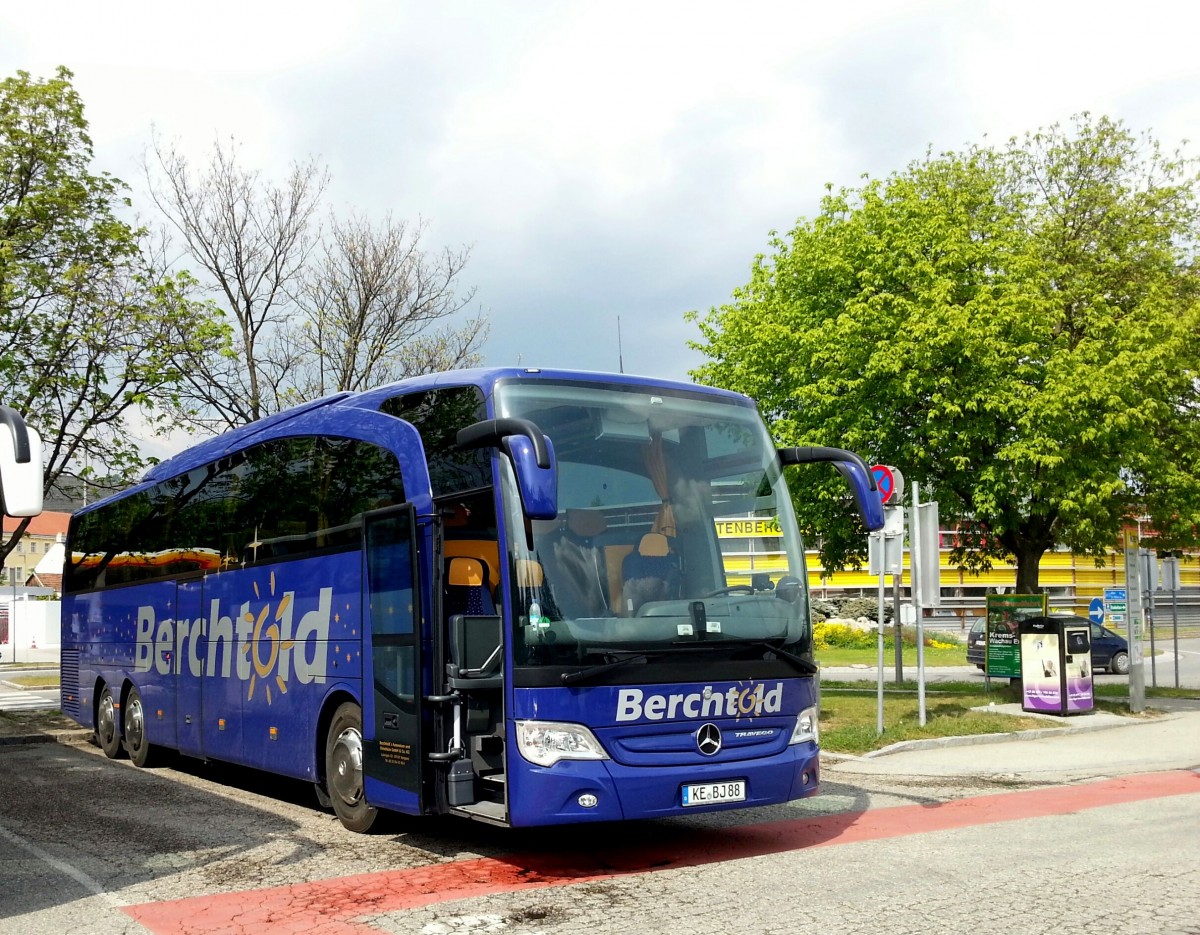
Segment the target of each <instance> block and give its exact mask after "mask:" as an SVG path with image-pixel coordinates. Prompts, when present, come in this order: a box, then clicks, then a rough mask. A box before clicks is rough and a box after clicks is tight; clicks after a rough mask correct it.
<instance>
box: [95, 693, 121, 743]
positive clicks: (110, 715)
mask: <svg viewBox="0 0 1200 935" xmlns="http://www.w3.org/2000/svg"><path fill="white" fill-rule="evenodd" d="M99 720H100V724H99V725H98V726H99V733H100V737H101V739H103V740H106V741H107V740H109V739H110V738H111V737H112V736H113V735H114V734H115V733H116V731H117V718H116V714H115V713H114V711H113V700H112V695H105V696H104V697H103V698H101V699H100V718H99Z"/></svg>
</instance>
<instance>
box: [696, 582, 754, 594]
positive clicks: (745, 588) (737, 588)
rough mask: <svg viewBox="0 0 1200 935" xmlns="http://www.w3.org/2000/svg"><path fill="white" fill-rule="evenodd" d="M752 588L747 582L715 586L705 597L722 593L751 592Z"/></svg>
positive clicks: (752, 591)
mask: <svg viewBox="0 0 1200 935" xmlns="http://www.w3.org/2000/svg"><path fill="white" fill-rule="evenodd" d="M753 593H754V588H752V587H750V585H748V584H735V585H731V586H730V587H728V588H717V589H716V590H715V591H709V592H708V593H707V594H705V595H704V596H705V597H720V596H721V595H722V594H753Z"/></svg>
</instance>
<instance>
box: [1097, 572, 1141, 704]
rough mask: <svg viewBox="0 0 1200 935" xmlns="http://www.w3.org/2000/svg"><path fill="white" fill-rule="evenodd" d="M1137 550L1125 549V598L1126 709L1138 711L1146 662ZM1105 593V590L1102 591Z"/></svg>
mask: <svg viewBox="0 0 1200 935" xmlns="http://www.w3.org/2000/svg"><path fill="white" fill-rule="evenodd" d="M1139 564H1140V563H1139V561H1138V550H1137V549H1126V550H1125V589H1124V590H1125V597H1126V606H1127V609H1128V610H1127V614H1126V617H1127V619H1128V629H1127V630H1126V631H1125V632H1126V636H1127V637H1128V638H1129V710H1130V712H1131V713H1133V714H1139V713H1140V712H1142V711H1145V710H1146V665H1145V661H1144V658H1143V655H1142V632H1143V631H1142V583H1141V576H1140V574H1139V569H1138V565H1139ZM1106 594H1107V592H1106Z"/></svg>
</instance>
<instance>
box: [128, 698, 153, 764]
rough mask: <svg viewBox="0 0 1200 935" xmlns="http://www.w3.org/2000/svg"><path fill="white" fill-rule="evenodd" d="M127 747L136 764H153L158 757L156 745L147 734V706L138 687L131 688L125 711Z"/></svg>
mask: <svg viewBox="0 0 1200 935" xmlns="http://www.w3.org/2000/svg"><path fill="white" fill-rule="evenodd" d="M124 725H125V731H124V732H125V749H126V750H127V751H128V752H129V759H130V760H131V761H132V762H133V765H134V766H152V765H154V764H153V761H154V760H155V759H156V757H155V755H154V747H153V745H152V744H151V743H150V738H149V737H148V736H147V728H146V706H145V705H143V704H142V695H141V692H139V691H138V690H137V689H136V688H131V689H129V694H128V695H127V696H126V698H125V711H124Z"/></svg>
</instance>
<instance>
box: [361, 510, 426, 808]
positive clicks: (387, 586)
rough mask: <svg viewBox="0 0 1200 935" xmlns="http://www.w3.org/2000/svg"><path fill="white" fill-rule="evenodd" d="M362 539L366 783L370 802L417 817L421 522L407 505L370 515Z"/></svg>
mask: <svg viewBox="0 0 1200 935" xmlns="http://www.w3.org/2000/svg"><path fill="white" fill-rule="evenodd" d="M364 536H365V539H366V542H365V551H364V561H365V571H366V573H365V575H364V587H365V589H366V593H365V595H364V600H363V607H364V612H365V615H366V625H367V632H368V633H369V634H370V639H369V640H364V641H363V648H364V651H365V654H366V659H365V660H364V663H365V670H366V671H367V672H369V673H370V678H371V686H370V687H369V688H368V687H366V686H364V690H363V779H364V783H365V790H366V798H367V801H368V802H370V803H371V804H372V805H374V806H377V807H381V808H389V809H393V810H395V811H400V812H407V813H409V814H420V813H421V812H422V811H423V809H424V805H425V797H426V796H425V788H424V783H423V775H422V774H423V764H424V762H425V760H424V750H425V746H426V744H425V738H424V737H423V734H422V730H423V727H422V725H423V721H424V717H423V697H422V685H421V681H422V679H421V669H422V661H423V660H422V650H421V637H420V632H419V626H418V621H419V620H420V606H419V595H420V588H419V586H418V584H417V582H418V577H417V562H416V559H417V538H416V537H417V524H416V514H415V511H414V510H413V507H412V506H411V505H409V504H405V505H403V506H400V507H392V508H388V509H386V510H380V511H378V512H376V513H372V514H369V515H368V516H367V518H366V523H365V528H364Z"/></svg>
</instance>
